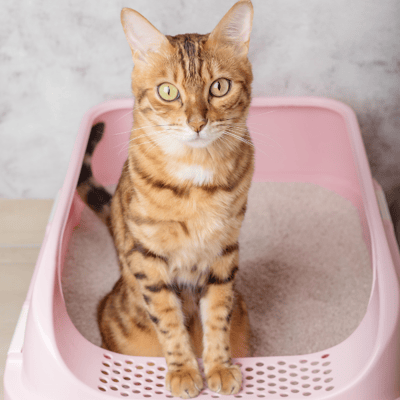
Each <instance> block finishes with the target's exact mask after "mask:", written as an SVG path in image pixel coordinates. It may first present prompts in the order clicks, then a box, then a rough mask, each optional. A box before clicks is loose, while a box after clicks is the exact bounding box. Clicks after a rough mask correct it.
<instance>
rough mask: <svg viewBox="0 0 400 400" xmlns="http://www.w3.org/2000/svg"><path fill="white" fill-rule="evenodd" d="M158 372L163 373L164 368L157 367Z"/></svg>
mask: <svg viewBox="0 0 400 400" xmlns="http://www.w3.org/2000/svg"><path fill="white" fill-rule="evenodd" d="M157 369H158V370H159V371H165V368H164V367H158V368H157Z"/></svg>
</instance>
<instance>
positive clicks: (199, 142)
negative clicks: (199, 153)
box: [183, 138, 214, 149]
mask: <svg viewBox="0 0 400 400" xmlns="http://www.w3.org/2000/svg"><path fill="white" fill-rule="evenodd" d="M213 141H214V140H213V139H202V138H196V139H193V140H185V141H184V142H183V143H184V144H185V145H186V146H189V147H191V148H194V149H202V148H205V147H207V146H209V145H210V144H211V143H212V142H213Z"/></svg>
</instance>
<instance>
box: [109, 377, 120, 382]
mask: <svg viewBox="0 0 400 400" xmlns="http://www.w3.org/2000/svg"><path fill="white" fill-rule="evenodd" d="M111 380H112V381H113V382H119V379H117V378H112V379H111Z"/></svg>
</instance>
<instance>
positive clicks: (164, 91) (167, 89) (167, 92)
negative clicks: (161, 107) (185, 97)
mask: <svg viewBox="0 0 400 400" xmlns="http://www.w3.org/2000/svg"><path fill="white" fill-rule="evenodd" d="M157 90H158V94H159V95H160V97H161V98H162V99H163V100H166V101H173V100H176V99H177V98H178V97H179V91H178V89H177V88H176V87H175V86H174V85H171V84H170V83H163V84H162V85H160V86H159V87H158V89H157Z"/></svg>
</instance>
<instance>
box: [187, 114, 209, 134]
mask: <svg viewBox="0 0 400 400" xmlns="http://www.w3.org/2000/svg"><path fill="white" fill-rule="evenodd" d="M187 124H188V125H189V126H190V127H191V128H192V129H193V130H194V131H195V132H197V133H199V132H200V131H201V130H202V129H203V128H204V127H205V126H206V125H207V120H206V119H205V118H203V117H196V118H190V119H188V120H187Z"/></svg>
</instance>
